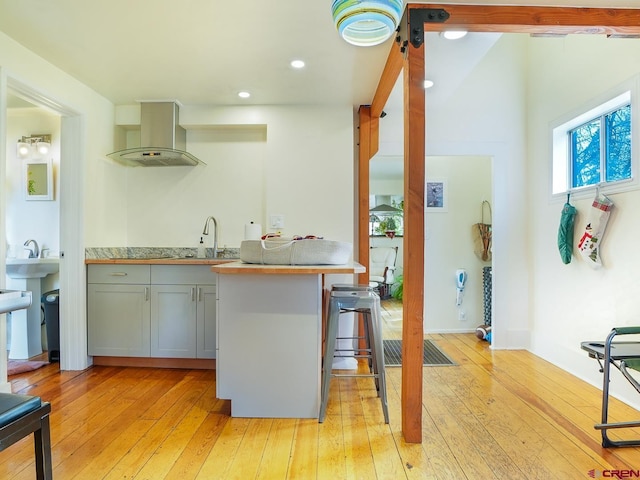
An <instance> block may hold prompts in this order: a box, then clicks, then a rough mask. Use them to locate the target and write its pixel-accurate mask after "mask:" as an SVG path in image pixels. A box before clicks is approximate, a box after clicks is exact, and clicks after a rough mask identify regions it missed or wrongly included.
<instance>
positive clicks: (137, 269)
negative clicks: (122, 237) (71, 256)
mask: <svg viewBox="0 0 640 480" xmlns="http://www.w3.org/2000/svg"><path fill="white" fill-rule="evenodd" d="M150 281H151V268H150V265H115V264H109V265H89V266H88V272H87V282H88V283H117V284H147V285H148V284H149V283H150Z"/></svg>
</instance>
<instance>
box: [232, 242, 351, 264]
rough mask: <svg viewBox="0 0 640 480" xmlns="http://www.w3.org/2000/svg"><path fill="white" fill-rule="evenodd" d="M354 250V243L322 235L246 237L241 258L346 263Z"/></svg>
mask: <svg viewBox="0 0 640 480" xmlns="http://www.w3.org/2000/svg"><path fill="white" fill-rule="evenodd" d="M352 251H353V246H352V245H351V244H350V243H346V242H337V241H333V240H324V239H319V238H316V239H305V240H292V239H290V238H289V239H286V238H270V239H267V240H244V241H243V242H242V243H241V244H240V260H242V261H243V262H245V263H259V264H263V265H344V264H346V263H348V262H349V259H350V258H351V253H352Z"/></svg>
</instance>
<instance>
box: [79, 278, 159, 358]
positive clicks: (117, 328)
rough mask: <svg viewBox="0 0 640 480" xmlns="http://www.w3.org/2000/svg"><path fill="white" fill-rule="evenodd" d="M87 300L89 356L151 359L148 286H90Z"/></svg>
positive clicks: (98, 284)
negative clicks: (149, 357)
mask: <svg viewBox="0 0 640 480" xmlns="http://www.w3.org/2000/svg"><path fill="white" fill-rule="evenodd" d="M87 297H88V298H87V305H88V312H87V317H88V325H87V327H88V353H89V355H98V356H120V357H148V356H149V352H150V338H149V317H150V305H149V287H148V286H145V285H114V284H102V283H95V284H89V285H88V286H87Z"/></svg>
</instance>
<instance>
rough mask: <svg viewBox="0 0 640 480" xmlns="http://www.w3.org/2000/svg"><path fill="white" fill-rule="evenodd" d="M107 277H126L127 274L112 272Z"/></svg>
mask: <svg viewBox="0 0 640 480" xmlns="http://www.w3.org/2000/svg"><path fill="white" fill-rule="evenodd" d="M109 275H111V276H112V277H126V276H127V273H126V272H112V273H110V274H109Z"/></svg>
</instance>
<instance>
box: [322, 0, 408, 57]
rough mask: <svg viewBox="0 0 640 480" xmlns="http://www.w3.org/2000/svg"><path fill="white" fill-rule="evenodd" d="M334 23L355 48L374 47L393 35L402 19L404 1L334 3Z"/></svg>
mask: <svg viewBox="0 0 640 480" xmlns="http://www.w3.org/2000/svg"><path fill="white" fill-rule="evenodd" d="M331 13H332V14H333V21H334V23H335V25H336V28H337V29H338V33H339V34H340V36H341V37H342V38H343V39H344V40H346V41H347V42H349V43H350V44H352V45H356V46H359V47H371V46H374V45H378V44H380V43H382V42H384V41H385V40H387V39H388V38H389V37H391V36H392V35H393V32H394V31H395V30H396V28H398V23H400V17H401V15H402V0H334V2H333V5H332V6H331Z"/></svg>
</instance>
